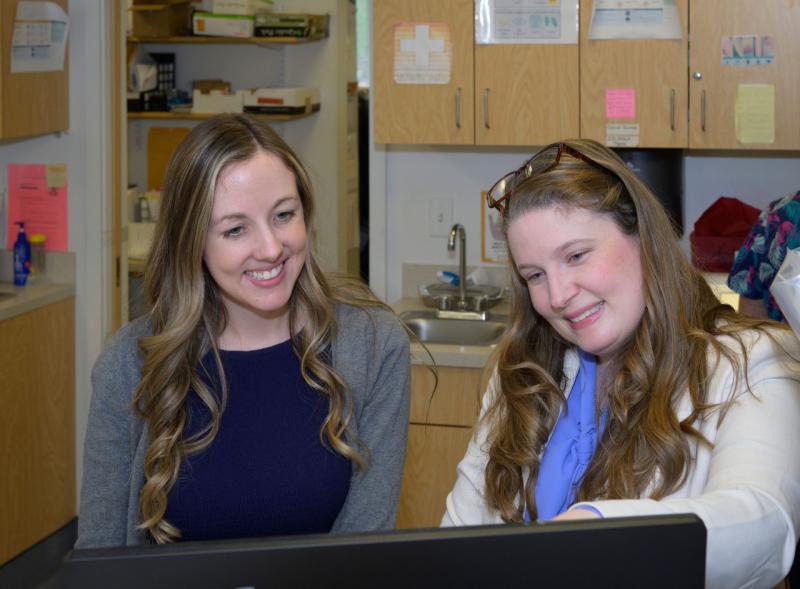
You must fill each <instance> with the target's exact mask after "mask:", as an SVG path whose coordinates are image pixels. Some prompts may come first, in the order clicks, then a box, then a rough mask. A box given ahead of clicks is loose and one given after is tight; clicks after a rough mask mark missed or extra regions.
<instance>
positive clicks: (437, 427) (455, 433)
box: [397, 365, 484, 528]
mask: <svg viewBox="0 0 800 589" xmlns="http://www.w3.org/2000/svg"><path fill="white" fill-rule="evenodd" d="M438 373H439V384H438V387H437V389H436V391H435V392H433V385H434V377H433V374H432V373H431V371H430V370H429V369H428V368H427V367H426V366H420V365H414V366H412V367H411V418H410V425H409V431H408V446H407V448H406V465H405V471H404V473H403V486H402V489H401V492H400V507H399V510H398V514H397V526H398V527H399V528H429V527H437V526H438V525H439V523H440V522H441V520H442V515H444V509H445V499H446V498H447V495H448V493H450V491H451V490H452V488H453V484H454V483H455V480H456V466H457V465H458V463H459V462H460V461H461V459H462V458H463V457H464V453H465V452H466V449H467V444H468V443H469V440H470V437H471V435H472V427H473V426H474V425H475V422H476V420H477V417H478V412H479V410H480V397H481V395H482V394H483V388H484V381H483V380H482V374H483V371H482V370H481V369H479V368H454V367H448V366H442V367H439V368H438Z"/></svg>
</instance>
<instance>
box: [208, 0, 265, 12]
mask: <svg viewBox="0 0 800 589" xmlns="http://www.w3.org/2000/svg"><path fill="white" fill-rule="evenodd" d="M211 7H212V8H211V12H213V13H215V14H239V15H243V16H253V15H255V14H259V13H263V12H272V0H214V1H213V2H212V4H211Z"/></svg>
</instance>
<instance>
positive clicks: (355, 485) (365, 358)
mask: <svg viewBox="0 0 800 589" xmlns="http://www.w3.org/2000/svg"><path fill="white" fill-rule="evenodd" d="M385 321H389V322H390V323H389V327H388V329H385V328H383V326H381V327H380V328H379V329H377V333H376V337H375V339H374V340H372V338H368V337H365V336H364V333H363V331H362V332H361V335H360V337H361V340H362V341H361V343H362V346H360V347H359V348H360V349H365V350H366V351H365V353H364V354H363V355H359V357H358V358H355V357H354V356H353V354H352V350H351V354H350V357H349V359H348V365H349V367H350V372H354V371H356V372H359V373H360V374H361V375H362V378H363V375H368V377H367V378H366V379H365V381H366V382H365V387H366V388H367V389H368V390H367V391H364V393H363V394H364V397H363V398H364V401H363V404H362V405H361V406H356V414H354V419H356V421H357V436H358V442H359V443H360V447H361V448H363V447H366V448H367V449H368V454H366V455H365V453H364V452H363V450H362V455H364V457H365V458H366V459H367V460H368V461H369V462H368V464H367V466H366V469H365V470H363V471H361V472H358V473H357V474H355V475H354V476H353V478H352V480H351V483H350V491H349V493H348V494H347V499H346V501H345V504H344V506H343V507H342V511H341V512H340V513H339V516H338V517H337V519H336V522H335V523H334V526H333V531H334V532H348V531H368V530H390V529H394V527H395V523H396V519H397V503H398V499H399V497H400V485H401V483H402V479H403V464H404V462H405V450H406V440H407V436H408V415H409V405H410V398H411V397H410V391H409V386H410V373H411V364H410V359H409V343H408V336H407V335H406V333H405V331H404V330H403V327H402V326H401V325H400V322H399V320H397V319H396V318H394V317H393V316H388V315H384V317H382V318H377V319H376V323H378V324H381V323H383V322H385ZM367 325H370V323H369V322H367ZM373 327H374V326H372V325H370V327H367V328H366V329H373ZM364 340H372V341H367V342H365V341H364ZM372 343H374V347H373V346H372V345H370V344H372ZM346 347H347V346H344V348H346ZM343 351H344V350H343ZM358 363H360V364H361V365H358V366H357V365H356V364H358ZM372 363H374V364H372ZM364 364H371V365H367V366H365V365H364ZM351 386H352V383H351ZM355 393H356V391H354V394H355Z"/></svg>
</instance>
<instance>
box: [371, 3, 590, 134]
mask: <svg viewBox="0 0 800 589" xmlns="http://www.w3.org/2000/svg"><path fill="white" fill-rule="evenodd" d="M373 10H374V15H373V24H374V26H373V59H374V67H373V71H374V77H373V96H374V101H375V109H374V112H375V141H376V142H378V143H404V144H451V145H453V144H462V145H463V144H478V145H537V144H543V143H548V142H550V141H555V140H557V139H561V138H563V137H566V136H572V137H574V136H577V135H578V47H577V45H476V44H475V42H474V24H473V23H474V19H475V16H474V14H475V8H474V2H473V0H381V1H380V2H375V3H374V4H373ZM418 26H422V27H427V28H425V29H424V31H418V32H415V30H414V27H418ZM404 35H405V36H404ZM426 40H431V41H433V42H434V43H435V42H442V41H443V43H441V44H440V45H439V46H438V47H437V48H436V49H433V50H432V51H431V52H430V53H427V52H426V51H425V50H424V49H421V51H422V53H423V57H421V59H423V60H425V59H428V60H430V59H437V58H439V59H442V60H443V63H444V66H443V68H442V70H441V71H443V72H448V73H447V74H446V75H445V74H441V75H439V77H438V78H436V77H435V76H431V77H428V78H426V77H425V76H424V75H423V74H420V75H419V76H418V77H417V78H412V79H414V80H415V83H407V82H408V81H409V79H408V77H404V76H403V72H402V71H400V69H399V66H398V64H402V63H407V62H405V61H404V60H410V59H413V58H412V53H411V51H412V49H413V48H416V47H420V48H422V47H423V41H426ZM403 42H406V43H407V45H405V47H406V49H405V51H404V53H403V57H402V58H401V56H400V49H401V44H402V43H403ZM431 47H433V46H431ZM434 53H435V54H434ZM432 56H433V57H432ZM448 60H449V64H450V65H449V67H448V66H447V62H448ZM411 69H412V70H413V68H411ZM419 71H423V70H422V69H420V70H419ZM432 80H434V81H436V83H433V81H432ZM444 80H446V83H440V82H444Z"/></svg>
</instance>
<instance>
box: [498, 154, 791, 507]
mask: <svg viewBox="0 0 800 589" xmlns="http://www.w3.org/2000/svg"><path fill="white" fill-rule="evenodd" d="M563 143H564V144H565V145H567V146H569V147H570V148H572V149H574V150H576V151H577V152H578V153H579V154H582V155H583V156H585V157H586V158H588V159H589V160H591V161H585V160H583V159H581V158H578V157H575V156H570V155H569V151H568V150H564V149H563V148H562V149H561V151H562V154H561V159H560V160H559V161H558V162H557V164H556V165H553V164H554V162H555V158H556V154H557V153H558V151H559V149H558V144H554V145H551V146H548V147H546V148H544V149H542V150H541V151H540V152H539V153H538V154H537V155H536V156H534V158H535V159H534V160H533V165H532V166H531V169H533V170H542V172H541V173H536V172H534V173H532V174H531V175H530V176H528V177H527V178H525V177H523V176H522V175H520V176H519V180H518V181H517V182H516V185H514V186H512V194H511V197H510V198H509V202H508V203H507V210H506V212H505V216H504V226H505V228H506V230H507V228H508V224H509V223H512V222H513V221H514V220H515V219H516V218H518V217H520V216H521V215H523V214H525V213H526V212H528V211H530V210H533V209H543V208H548V207H555V206H558V207H568V208H569V207H579V208H582V209H586V210H589V211H593V212H595V213H597V214H599V215H607V216H608V217H609V218H611V219H613V220H614V222H615V223H616V225H617V226H618V227H619V229H620V230H621V231H622V232H623V233H624V234H625V235H628V236H634V237H636V238H637V239H638V242H639V246H640V258H641V265H642V276H643V282H644V284H643V285H642V288H643V289H644V295H645V310H644V314H643V316H642V318H641V321H640V323H639V326H638V328H637V329H636V331H635V333H634V334H633V337H632V341H631V342H630V344H629V345H628V347H627V348H626V350H625V351H624V352H622V354H621V355H620V357H619V358H618V359H617V361H616V364H615V366H614V376H613V378H611V379H609V380H610V382H607V383H606V385H605V388H604V389H603V390H600V389H598V392H597V398H598V415H599V412H600V410H601V408H607V410H608V421H607V424H606V427H605V430H604V432H603V434H602V436H601V438H600V440H599V442H598V446H597V450H596V452H595V454H594V456H593V458H592V461H591V463H590V464H589V467H588V468H587V471H586V473H585V475H584V478H583V481H582V484H581V486H580V489H579V491H578V496H577V499H578V500H590V499H617V498H637V497H640V496H642V495H643V494H645V493H647V494H648V496H650V497H651V498H653V499H660V498H662V497H664V496H666V495H669V494H670V493H671V492H673V491H674V490H675V489H676V488H678V487H679V486H680V485H681V484H682V483H683V481H684V480H685V478H686V475H687V466H688V465H689V463H690V461H691V459H692V457H691V453H690V447H689V439H690V438H696V439H698V441H699V443H708V441H707V440H705V439H704V438H703V437H702V436H701V434H700V433H699V432H698V431H697V430H696V429H694V428H693V426H692V424H693V423H695V421H696V420H697V419H698V418H700V417H702V416H703V415H705V414H706V413H707V412H709V411H711V410H713V409H715V408H716V409H719V410H720V411H721V413H723V414H724V407H719V406H712V405H710V404H709V401H708V383H709V380H710V377H711V373H712V372H713V366H712V369H709V363H708V355H707V354H708V352H709V351H713V352H715V355H716V361H717V362H720V360H721V359H725V360H726V361H728V362H730V363H731V365H732V366H733V367H734V373H735V375H736V378H737V379H738V378H740V377H743V378H744V379H745V381H746V378H747V375H746V374H742V370H743V367H744V366H746V364H747V350H746V347H745V343H744V341H743V339H742V336H741V332H742V331H744V330H747V329H759V330H762V331H763V330H765V328H767V327H768V326H769V327H774V326H777V324H776V323H774V322H771V321H761V320H755V319H751V318H747V317H744V316H741V315H738V314H737V313H736V312H735V311H734V310H733V309H732V308H731V307H730V306H728V305H723V304H721V303H720V302H719V300H718V299H717V297H716V296H715V295H714V293H713V291H712V290H711V289H710V287H709V286H708V284H707V283H706V281H705V279H704V278H703V276H702V275H701V274H700V273H699V272H698V271H696V270H695V269H694V268H693V267H692V266H691V265H690V264H689V263H688V261H687V260H686V257H685V255H684V254H683V252H682V250H681V249H680V246H679V244H678V234H677V232H676V230H675V227H674V225H673V223H672V222H671V220H670V218H669V216H668V215H667V213H666V212H665V210H664V208H663V206H662V205H661V204H660V202H659V201H658V200H657V198H656V197H655V196H654V195H653V194H652V193H651V192H650V190H649V189H648V188H647V187H646V186H645V185H644V184H643V183H642V182H641V181H640V180H639V179H638V178H637V177H636V175H635V174H633V173H632V172H631V171H630V170H629V169H628V168H627V166H626V165H625V163H624V162H623V161H622V160H621V159H620V158H619V157H618V156H617V155H616V154H615V153H614V152H612V151H611V150H610V149H608V148H606V147H604V146H602V145H600V144H599V143H597V142H594V141H591V140H573V141H565V142H563ZM551 166H552V167H551ZM548 168H549V169H548ZM509 260H510V265H511V275H512V279H511V280H512V284H511V319H510V321H511V323H510V326H509V328H508V330H507V332H506V334H505V336H504V338H503V340H502V341H501V342H500V343H499V345H498V349H497V352H496V355H495V363H496V364H495V366H496V377H495V388H496V391H497V394H496V396H495V400H494V402H493V404H492V405H491V406H490V408H489V410H488V411H487V413H486V415H485V416H484V420H485V423H486V424H487V426H488V428H489V436H488V444H489V449H488V453H489V458H488V464H487V467H486V474H485V482H486V500H487V503H488V506H489V508H490V509H492V510H495V511H496V512H498V513H499V515H500V516H501V517H502V519H503V520H504V521H506V522H513V521H521V520H522V517H523V511H524V508H525V507H526V506H527V507H528V510H529V512H530V514H531V517H532V518H534V519H535V518H536V514H537V510H536V500H535V492H534V491H535V486H536V479H537V475H538V472H539V466H540V461H541V456H542V452H543V450H544V447H545V445H546V443H547V440H548V439H549V436H550V434H551V432H552V431H553V428H554V427H555V424H556V421H557V420H558V417H559V415H560V413H561V411H562V408H564V407H565V406H566V398H565V394H564V392H563V390H562V389H563V387H564V386H565V382H566V379H565V375H564V365H563V363H564V355H565V353H566V352H567V350H568V349H569V348H570V347H571V344H569V343H568V342H567V341H565V340H564V339H563V338H562V337H560V336H559V335H558V333H557V332H556V331H555V330H554V329H553V328H552V327H551V326H550V324H549V323H548V322H547V321H546V320H545V319H543V318H542V317H541V316H540V315H539V314H538V313H537V312H536V311H535V310H534V308H533V305H532V304H531V299H530V295H529V293H528V289H527V285H526V283H525V281H524V279H523V278H522V277H521V276H520V275H519V273H518V272H517V269H516V266H515V265H514V261H513V259H512V257H511V256H509ZM721 335H727V336H731V337H732V338H733V341H734V342H738V344H735V345H734V347H735V349H730V348H729V347H728V346H726V345H723V344H722V343H721V342H720V341H718V339H717V338H718V336H721ZM599 384H600V383H598V386H599ZM732 390H735V386H734V389H732ZM686 391H688V395H689V398H690V399H691V404H692V412H691V414H690V415H689V416H688V417H686V418H685V419H684V420H682V421H681V420H679V419H678V417H677V414H676V411H675V407H676V405H677V402H678V400H679V399H680V398H681V397H682V396H683V395H684V394H686Z"/></svg>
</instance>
